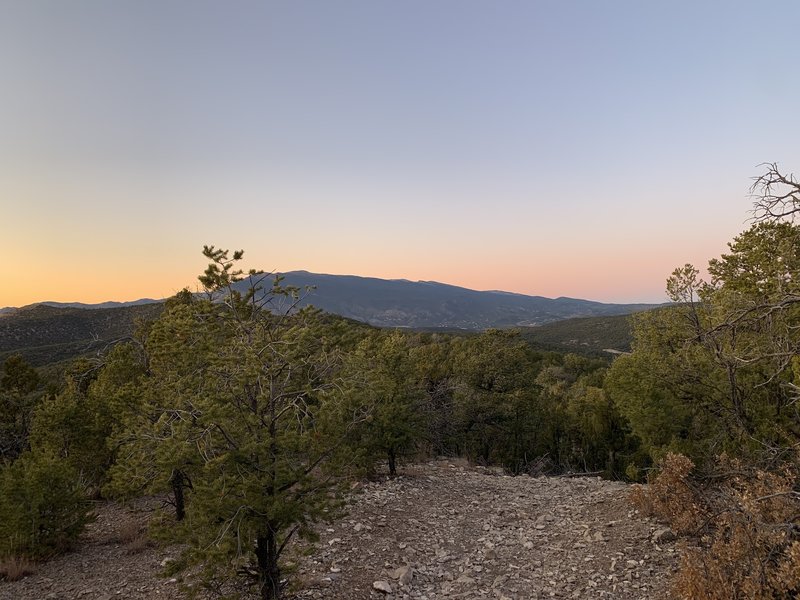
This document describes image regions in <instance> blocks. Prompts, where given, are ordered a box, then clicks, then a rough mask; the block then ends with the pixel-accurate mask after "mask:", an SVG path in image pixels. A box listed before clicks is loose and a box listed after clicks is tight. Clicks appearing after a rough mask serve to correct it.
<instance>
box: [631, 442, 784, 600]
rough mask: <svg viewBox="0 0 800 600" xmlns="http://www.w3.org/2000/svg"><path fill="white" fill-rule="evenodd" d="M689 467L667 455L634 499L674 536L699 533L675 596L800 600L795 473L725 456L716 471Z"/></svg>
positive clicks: (718, 599)
mask: <svg viewBox="0 0 800 600" xmlns="http://www.w3.org/2000/svg"><path fill="white" fill-rule="evenodd" d="M692 467H693V465H692V463H691V461H690V460H689V459H688V458H686V457H683V456H679V455H668V456H667V457H666V458H665V460H664V462H663V463H662V465H661V472H660V473H659V475H658V476H657V477H655V478H653V479H652V480H651V482H650V484H649V485H648V486H646V487H645V486H637V487H636V488H635V489H634V491H633V493H632V494H631V500H632V502H633V503H634V505H636V506H637V507H638V508H639V509H640V510H641V511H642V512H644V513H645V514H648V515H652V516H655V517H657V518H659V519H662V520H664V521H666V522H667V523H669V524H670V526H671V527H672V529H673V530H675V531H676V532H677V533H683V534H688V535H701V537H699V538H697V539H695V540H694V545H693V546H691V547H690V546H689V545H688V544H685V545H684V549H683V553H682V559H681V567H680V570H679V572H678V574H677V577H676V580H675V586H674V592H675V595H676V596H677V597H679V598H691V599H692V600H738V599H740V598H741V599H744V598H747V599H748V600H768V599H769V600H775V599H784V598H785V599H787V600H788V599H789V598H798V597H800V521H799V520H800V493H798V492H797V491H796V489H797V487H798V481H800V478H799V477H798V469H797V466H796V465H795V464H789V465H787V466H784V467H783V468H781V469H777V470H773V471H771V472H767V471H764V470H760V469H757V468H755V467H753V466H748V465H746V464H744V463H743V462H742V461H739V460H732V459H730V458H728V457H726V456H724V455H723V456H721V457H719V458H718V460H717V462H716V465H715V473H714V474H713V475H710V476H707V477H705V478H703V479H697V478H693V477H692V474H691V471H692Z"/></svg>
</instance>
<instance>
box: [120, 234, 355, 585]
mask: <svg viewBox="0 0 800 600" xmlns="http://www.w3.org/2000/svg"><path fill="white" fill-rule="evenodd" d="M204 254H205V256H206V257H207V258H208V259H209V260H210V261H211V264H210V266H209V268H208V269H207V270H206V272H205V274H204V275H203V276H202V277H201V281H202V282H203V284H204V286H205V287H206V291H207V297H206V298H205V299H199V298H194V299H191V300H190V299H189V298H188V297H186V298H184V300H186V301H176V302H172V303H170V304H169V306H168V308H167V310H166V311H165V313H164V314H163V315H162V317H161V318H160V319H159V320H158V321H157V322H155V323H154V324H153V326H152V327H151V328H150V331H149V335H148V339H147V342H146V350H147V355H148V360H149V363H148V364H149V376H148V377H146V378H144V379H143V380H142V382H141V385H142V393H141V396H140V397H141V399H142V404H141V405H140V406H139V409H138V418H137V417H136V416H135V415H136V414H137V412H136V411H135V412H134V413H132V414H133V415H134V416H133V417H132V418H131V419H129V426H128V427H126V428H125V429H126V430H127V431H123V432H122V433H121V435H120V436H118V437H117V438H116V440H117V442H118V443H119V444H120V446H119V454H118V456H119V459H118V462H117V465H115V467H114V469H113V471H112V473H113V480H114V481H115V482H117V484H116V485H118V482H119V480H120V479H125V478H127V479H128V480H130V481H134V482H138V483H139V484H141V485H142V486H145V487H147V488H148V489H151V490H153V489H159V488H160V489H164V488H167V487H170V488H172V489H173V491H174V492H176V493H178V492H180V494H183V492H184V491H186V492H188V493H189V494H190V496H189V498H188V501H187V502H186V506H185V510H186V512H185V518H184V519H183V520H182V521H181V523H180V524H179V525H177V526H172V527H169V529H170V531H169V532H168V533H169V535H171V536H172V537H173V538H175V539H178V540H181V541H183V542H185V543H187V544H188V546H187V550H186V552H185V554H184V557H183V560H182V563H181V564H182V565H200V575H201V576H202V578H203V580H205V581H207V582H208V581H211V580H214V581H216V582H220V581H224V580H225V579H229V578H235V577H238V576H239V573H240V572H241V571H242V569H243V567H249V568H252V569H254V570H255V572H257V573H258V577H257V585H258V588H259V593H260V594H261V596H262V597H264V598H273V597H277V596H279V595H280V590H281V583H280V581H281V576H280V567H279V559H280V556H281V554H282V552H283V550H284V548H285V544H286V543H287V542H288V540H289V539H291V538H292V537H293V536H294V535H295V534H300V535H301V536H308V535H311V533H312V530H311V527H310V525H311V524H312V523H313V522H314V521H315V520H317V519H319V518H321V517H323V516H326V515H329V514H330V512H329V511H330V509H331V507H332V505H333V499H332V495H331V491H332V490H333V489H335V487H336V486H337V485H338V478H337V477H336V473H335V472H334V471H333V470H332V468H331V467H332V466H333V465H335V464H337V460H336V458H337V457H336V454H337V452H338V451H339V450H340V449H343V448H344V446H343V444H342V440H343V438H344V437H345V436H346V433H347V431H346V430H347V427H348V426H351V425H353V423H352V419H351V420H344V421H343V420H342V418H341V417H342V415H344V414H346V413H345V411H343V410H341V406H340V405H341V404H342V399H341V397H340V395H339V394H338V392H337V390H338V389H340V388H341V387H342V386H341V385H334V384H335V383H336V382H337V377H338V375H337V370H338V368H339V364H340V362H341V360H340V359H339V357H338V354H339V351H338V349H337V346H338V345H339V343H340V342H341V341H342V338H343V336H342V334H341V332H340V331H338V330H337V325H335V324H332V323H331V322H330V321H329V320H327V319H325V318H323V317H322V316H321V315H320V314H319V312H318V311H314V310H311V309H304V310H302V311H289V312H282V313H281V312H271V311H270V310H268V309H267V307H268V306H275V305H277V304H278V301H279V300H280V299H281V298H284V299H287V300H289V303H290V304H291V303H292V301H293V299H294V298H295V297H296V295H297V294H298V293H299V291H298V290H292V289H284V288H282V287H281V286H280V282H279V281H273V284H272V286H270V287H268V289H267V290H266V291H265V290H263V289H262V288H261V285H260V284H261V283H263V282H264V281H265V278H264V277H263V276H261V275H259V274H258V273H255V272H251V273H250V276H249V277H250V282H249V283H250V285H249V286H248V289H247V290H246V291H245V292H240V291H238V289H234V284H235V283H236V282H237V281H238V279H239V277H240V276H241V275H242V271H241V270H238V269H236V268H235V264H236V262H237V261H238V260H239V259H240V258H241V256H242V255H241V253H240V252H236V253H235V254H234V255H233V258H232V259H229V258H228V253H227V252H226V251H222V250H217V249H215V248H213V247H206V248H205V250H204ZM358 418H359V417H358V416H356V417H353V419H358ZM113 485H115V484H112V487H113ZM176 486H177V488H176ZM176 498H177V496H176ZM326 511H328V512H326ZM165 523H169V521H165Z"/></svg>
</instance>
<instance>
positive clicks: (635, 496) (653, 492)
mask: <svg viewBox="0 0 800 600" xmlns="http://www.w3.org/2000/svg"><path fill="white" fill-rule="evenodd" d="M693 468H694V463H693V462H692V461H691V460H689V459H688V458H686V457H685V456H683V455H681V454H671V453H670V454H667V456H666V457H665V458H664V460H663V461H662V462H661V465H660V471H659V474H658V475H657V476H656V477H654V478H650V481H649V483H648V485H646V486H642V485H634V486H633V490H632V491H631V497H630V499H631V502H632V503H633V505H634V506H636V508H638V509H639V510H640V511H641V512H642V513H644V514H645V515H647V516H653V517H656V518H657V519H660V520H662V521H666V522H667V523H669V524H670V527H672V529H673V530H674V531H675V533H678V534H686V533H696V532H697V531H698V530H699V529H700V528H702V527H703V525H704V524H705V523H706V521H707V518H708V515H707V512H706V510H705V507H704V506H703V503H702V502H701V498H700V494H699V493H698V490H697V488H696V485H695V483H694V482H693V481H692V480H691V479H690V474H691V471H692V469H693Z"/></svg>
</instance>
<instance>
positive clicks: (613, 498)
mask: <svg viewBox="0 0 800 600" xmlns="http://www.w3.org/2000/svg"><path fill="white" fill-rule="evenodd" d="M627 492H628V488H627V486H625V485H624V484H620V483H615V482H608V481H602V480H600V479H597V478H544V477H542V478H530V477H507V476H502V475H499V474H497V473H496V472H494V471H491V470H486V469H481V468H476V467H469V466H467V465H463V464H460V463H450V462H446V461H444V462H443V461H436V462H431V463H427V464H424V465H417V466H414V467H409V468H408V469H406V471H405V474H404V475H403V476H402V477H399V478H398V479H395V480H393V481H380V482H374V483H366V484H363V485H361V486H359V488H358V489H357V490H355V492H354V494H353V499H352V502H351V506H350V510H349V512H348V514H347V516H345V517H344V518H342V519H340V520H338V521H337V522H335V523H333V524H331V525H329V526H327V527H322V529H321V539H320V541H319V542H318V544H317V547H316V551H315V552H314V553H313V554H310V555H309V556H305V557H302V558H300V557H301V555H300V554H298V555H297V556H298V558H297V561H298V562H297V565H296V566H297V570H296V572H295V573H294V575H293V580H294V581H295V582H296V583H295V587H294V589H292V590H291V591H290V597H291V598H294V599H296V600H305V599H316V598H326V599H334V600H339V599H341V600H345V599H347V600H358V599H370V600H375V599H379V598H385V599H386V600H399V599H411V598H413V599H418V600H425V599H429V600H430V599H434V598H448V599H449V598H453V599H455V598H459V599H478V598H496V599H508V600H511V599H515V600H516V599H519V600H522V599H537V598H615V599H616V598H620V599H626V598H631V599H634V598H636V599H639V598H641V599H648V600H649V599H657V598H666V597H668V591H669V580H670V578H671V577H670V576H671V574H672V572H673V571H674V569H675V568H676V566H677V562H678V555H677V552H676V550H675V548H674V541H673V540H672V536H671V534H670V532H669V531H668V530H665V529H663V528H661V527H660V526H659V525H658V524H657V523H655V522H652V521H649V520H647V519H644V518H642V517H640V516H639V515H637V514H635V513H634V511H633V509H632V508H631V506H630V505H629V504H628V502H627ZM149 510H152V503H150V505H148V506H145V505H140V506H138V507H136V508H134V509H132V510H131V509H124V508H122V507H119V506H116V505H108V506H105V507H103V508H102V509H101V510H100V511H99V518H98V521H97V522H96V523H95V524H93V525H92V527H91V528H90V531H89V532H88V533H87V535H86V536H85V539H84V541H83V543H82V544H81V545H80V547H79V548H78V549H77V550H76V551H75V552H72V553H70V554H67V555H64V556H62V557H59V558H57V559H55V560H53V561H50V562H49V563H46V564H43V565H39V566H38V567H37V570H36V573H35V574H33V575H30V576H28V577H26V578H24V579H22V580H21V581H17V582H12V583H0V599H3V600H5V599H8V600H11V599H15V600H17V599H18V600H33V599H47V598H53V599H72V598H82V599H93V598H98V599H100V598H105V599H108V598H133V599H139V598H141V599H144V598H180V597H181V595H180V593H179V591H178V588H177V584H176V582H175V580H174V579H165V578H161V577H159V571H160V570H161V568H162V567H161V564H162V562H163V561H164V560H165V558H167V557H169V556H170V555H171V554H172V555H174V550H173V551H172V553H171V551H170V549H168V548H167V549H163V548H157V547H155V546H152V545H146V544H144V543H143V539H141V538H139V537H137V536H135V535H132V532H134V531H135V530H136V527H135V526H132V525H131V523H133V524H134V525H135V524H137V523H143V522H144V520H146V517H147V514H148V511H149Z"/></svg>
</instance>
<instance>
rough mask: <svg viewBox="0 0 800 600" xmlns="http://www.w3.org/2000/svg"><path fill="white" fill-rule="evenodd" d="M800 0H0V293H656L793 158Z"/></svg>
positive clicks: (799, 98) (125, 296) (1, 300)
mask: <svg viewBox="0 0 800 600" xmlns="http://www.w3.org/2000/svg"><path fill="white" fill-rule="evenodd" d="M798 22H800V3H798V2H795V1H786V2H769V1H761V2H735V1H733V2H732V1H716V2H701V1H698V0H694V1H686V2H682V1H674V0H670V1H666V0H665V1H662V2H655V1H653V2H642V1H641V0H636V1H615V0H608V1H604V2H600V1H585V2H578V1H567V0H552V1H547V2H542V1H534V0H529V1H525V2H510V1H504V0H500V1H489V0H487V1H483V2H475V1H469V0H450V1H448V0H425V1H422V0H419V1H413V0H412V1H408V0H404V1H396V2H382V1H375V0H364V1H361V2H345V1H339V0H331V1H317V2H307V1H298V0H292V1H286V2H242V1H239V2H218V1H215V2H203V1H197V0H191V1H189V0H187V1H176V0H163V1H162V0H159V1H143V0H136V1H128V2H110V1H107V0H103V1H89V0H73V1H68V0H57V1H52V2H42V1H36V0H14V1H8V0H2V1H0V86H2V87H1V88H0V239H2V241H3V259H2V266H3V277H2V281H3V283H2V284H0V306H20V305H24V304H28V303H31V302H36V301H42V300H59V301H83V302H99V301H104V300H132V299H136V298H141V297H156V298H160V297H165V296H169V295H171V294H173V293H175V292H176V291H178V290H180V289H181V288H182V287H184V286H187V285H188V286H190V287H192V288H194V287H195V286H196V283H195V282H196V276H197V274H198V273H200V272H202V270H203V269H204V267H205V260H204V258H203V257H202V255H201V250H202V246H203V244H214V245H217V246H221V247H223V248H231V249H234V248H237V249H238V248H244V249H245V258H246V259H248V260H247V261H246V263H247V264H246V266H247V267H255V268H261V269H266V270H277V271H289V270H294V269H306V270H309V271H314V272H322V273H338V274H355V275H365V276H376V277H385V278H406V279H412V280H436V281H441V282H444V283H451V284H455V285H463V286H466V287H470V288H474V289H483V290H486V289H502V290H508V291H515V292H521V293H528V294H536V295H544V296H550V297H555V296H572V297H580V298H588V299H592V300H602V301H610V302H623V301H624V302H629V301H652V302H659V301H663V300H664V299H665V294H664V281H665V279H666V278H667V276H668V275H669V273H670V272H671V271H672V269H673V268H675V267H676V266H679V265H682V264H684V263H686V262H691V263H694V264H696V265H698V266H702V265H705V264H706V262H707V260H708V259H709V258H711V257H713V256H717V255H719V254H720V253H721V252H723V251H724V250H725V248H726V243H727V242H728V241H729V240H730V239H731V238H732V237H733V236H734V235H736V234H737V233H739V232H741V231H742V230H744V229H745V228H746V227H747V219H748V216H749V215H748V210H749V208H750V205H751V200H750V199H749V198H748V195H747V192H748V187H749V185H750V183H751V180H750V178H751V177H753V176H755V175H757V174H759V173H760V172H761V169H759V168H758V167H757V165H758V164H759V163H762V162H764V161H777V162H778V163H779V164H780V165H781V166H782V167H783V168H784V169H785V170H787V171H793V170H794V171H795V172H796V171H798V170H800V144H798V135H797V134H798V129H800V110H799V109H800V77H798V75H800V73H799V71H800V47H798V44H797V24H798Z"/></svg>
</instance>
